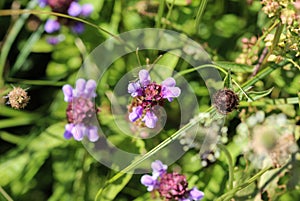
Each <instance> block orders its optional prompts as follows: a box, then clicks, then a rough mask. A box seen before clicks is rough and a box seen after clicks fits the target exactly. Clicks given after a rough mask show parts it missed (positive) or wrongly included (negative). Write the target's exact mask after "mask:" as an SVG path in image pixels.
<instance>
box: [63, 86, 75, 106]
mask: <svg viewBox="0 0 300 201" xmlns="http://www.w3.org/2000/svg"><path fill="white" fill-rule="evenodd" d="M62 90H63V93H64V96H65V98H64V100H65V101H66V102H71V101H72V98H73V88H72V87H71V85H69V84H65V85H64V86H63V88H62Z"/></svg>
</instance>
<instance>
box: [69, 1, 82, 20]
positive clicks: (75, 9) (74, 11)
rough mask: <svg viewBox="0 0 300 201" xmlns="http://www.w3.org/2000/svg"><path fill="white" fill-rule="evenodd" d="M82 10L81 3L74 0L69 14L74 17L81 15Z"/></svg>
mask: <svg viewBox="0 0 300 201" xmlns="http://www.w3.org/2000/svg"><path fill="white" fill-rule="evenodd" d="M81 11H82V8H81V5H80V4H79V3H77V2H76V1H73V2H72V3H71V4H70V7H69V8H68V14H69V15H71V16H74V17H77V16H79V15H80V13H81Z"/></svg>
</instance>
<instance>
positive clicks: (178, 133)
mask: <svg viewBox="0 0 300 201" xmlns="http://www.w3.org/2000/svg"><path fill="white" fill-rule="evenodd" d="M213 111H214V110H213V108H212V107H210V108H209V109H208V111H207V112H213ZM201 119H202V118H201V117H196V118H195V119H193V120H192V121H190V122H189V123H188V124H186V125H184V126H183V127H182V128H181V129H179V130H178V131H176V132H175V133H174V134H172V135H171V136H170V137H168V138H167V139H165V140H164V141H163V142H161V143H160V144H159V145H157V146H156V147H154V148H153V149H151V150H150V151H149V152H147V153H146V154H145V155H143V156H142V157H141V158H138V159H137V160H135V161H134V162H132V163H131V164H130V165H129V166H127V167H126V168H124V169H123V170H121V171H120V172H118V173H117V174H116V175H115V176H113V177H112V178H111V179H109V180H108V181H107V183H106V184H105V185H104V186H103V187H102V188H100V189H99V190H98V192H97V194H96V197H95V201H96V200H98V197H99V196H100V195H101V193H102V192H103V190H104V189H105V187H106V186H108V185H109V184H111V183H112V182H114V181H116V180H118V179H119V178H121V177H122V176H123V175H124V174H126V173H127V172H131V171H133V170H134V168H135V167H137V166H138V165H139V164H141V163H142V162H144V161H145V160H147V159H148V158H150V157H151V156H152V155H153V154H155V153H158V152H159V151H160V150H162V149H163V148H165V147H166V146H167V145H168V144H170V143H171V142H172V141H174V140H175V139H177V138H178V137H180V136H181V135H182V134H185V133H186V132H187V130H188V129H190V128H192V127H193V126H195V125H197V124H198V123H199V122H200V121H201Z"/></svg>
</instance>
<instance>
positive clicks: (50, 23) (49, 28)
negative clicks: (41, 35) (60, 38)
mask: <svg viewBox="0 0 300 201" xmlns="http://www.w3.org/2000/svg"><path fill="white" fill-rule="evenodd" d="M44 29H45V31H46V32H47V33H53V32H55V31H58V30H59V29H60V24H59V22H58V21H57V20H53V19H48V20H47V22H46V23H45V27H44Z"/></svg>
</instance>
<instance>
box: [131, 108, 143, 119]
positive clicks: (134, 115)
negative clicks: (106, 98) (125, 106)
mask: <svg viewBox="0 0 300 201" xmlns="http://www.w3.org/2000/svg"><path fill="white" fill-rule="evenodd" d="M142 114H143V107H142V106H137V107H134V108H132V112H131V113H130V114H129V120H130V121H131V122H135V121H136V120H138V119H139V118H141V117H142Z"/></svg>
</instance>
